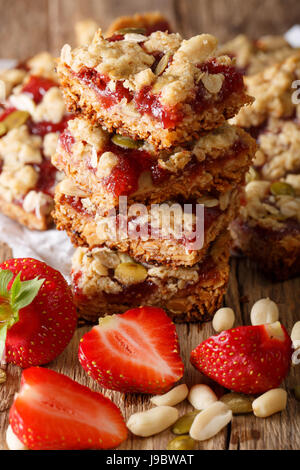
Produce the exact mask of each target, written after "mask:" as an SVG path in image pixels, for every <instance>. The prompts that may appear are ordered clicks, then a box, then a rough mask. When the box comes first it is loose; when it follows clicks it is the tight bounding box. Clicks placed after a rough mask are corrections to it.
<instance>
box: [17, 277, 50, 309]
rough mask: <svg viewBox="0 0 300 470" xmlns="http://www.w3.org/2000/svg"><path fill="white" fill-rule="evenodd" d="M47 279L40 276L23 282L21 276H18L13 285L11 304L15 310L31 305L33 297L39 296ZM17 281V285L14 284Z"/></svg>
mask: <svg viewBox="0 0 300 470" xmlns="http://www.w3.org/2000/svg"><path fill="white" fill-rule="evenodd" d="M44 281H45V279H39V278H38V277H36V278H34V279H31V280H29V281H23V282H21V280H20V276H19V274H18V276H16V278H15V280H14V283H13V285H12V287H11V306H12V309H13V310H14V311H15V312H18V311H19V310H21V308H24V307H27V305H30V304H31V302H32V301H33V299H34V298H35V297H36V296H37V294H38V292H39V290H40V288H41V287H42V285H43V283H44ZM15 283H16V285H14V284H15Z"/></svg>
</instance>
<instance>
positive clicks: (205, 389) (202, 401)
mask: <svg viewBox="0 0 300 470" xmlns="http://www.w3.org/2000/svg"><path fill="white" fill-rule="evenodd" d="M188 400H189V402H190V404H191V405H192V406H193V407H194V408H196V410H204V409H205V408H207V407H209V406H210V405H211V404H212V403H214V402H216V401H218V399H217V396H216V394H215V393H214V392H213V390H212V389H211V388H210V387H209V386H208V385H205V384H197V385H193V386H192V388H191V389H190V393H189V395H188Z"/></svg>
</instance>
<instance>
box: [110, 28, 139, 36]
mask: <svg viewBox="0 0 300 470" xmlns="http://www.w3.org/2000/svg"><path fill="white" fill-rule="evenodd" d="M146 32H147V31H146V30H145V28H122V29H118V31H115V32H114V34H124V35H125V34H146Z"/></svg>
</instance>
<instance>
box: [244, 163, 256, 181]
mask: <svg viewBox="0 0 300 470" xmlns="http://www.w3.org/2000/svg"><path fill="white" fill-rule="evenodd" d="M245 179H246V183H247V184H248V183H250V182H251V181H255V180H259V173H258V171H256V170H255V168H253V166H251V167H250V168H249V171H248V173H246V178H245Z"/></svg>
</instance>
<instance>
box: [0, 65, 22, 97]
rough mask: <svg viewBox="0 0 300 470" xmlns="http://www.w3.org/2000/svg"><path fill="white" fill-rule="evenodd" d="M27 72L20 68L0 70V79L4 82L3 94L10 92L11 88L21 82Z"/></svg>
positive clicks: (6, 94)
mask: <svg viewBox="0 0 300 470" xmlns="http://www.w3.org/2000/svg"><path fill="white" fill-rule="evenodd" d="M26 74H27V72H26V71H25V70H22V69H9V70H3V71H2V72H0V80H1V81H2V82H3V83H4V89H5V96H6V97H7V96H8V95H10V93H11V92H12V90H13V88H14V87H15V86H17V85H19V84H20V83H22V82H23V80H24V78H25V76H26Z"/></svg>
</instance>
